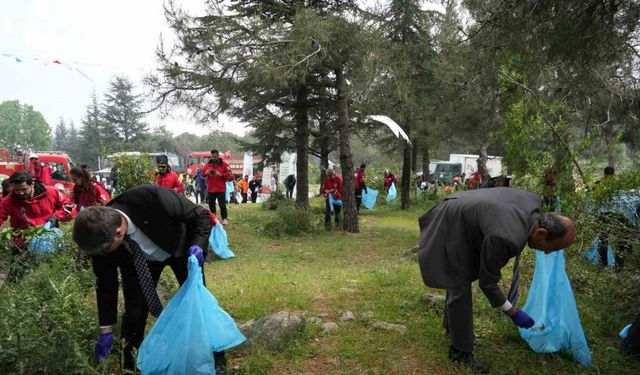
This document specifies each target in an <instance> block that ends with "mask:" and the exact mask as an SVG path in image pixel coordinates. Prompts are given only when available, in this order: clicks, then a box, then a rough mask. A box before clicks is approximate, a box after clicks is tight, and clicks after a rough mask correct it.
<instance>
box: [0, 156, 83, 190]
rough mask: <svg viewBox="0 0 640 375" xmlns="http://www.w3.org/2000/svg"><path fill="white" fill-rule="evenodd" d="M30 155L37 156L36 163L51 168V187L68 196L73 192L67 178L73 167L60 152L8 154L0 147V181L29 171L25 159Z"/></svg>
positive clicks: (28, 163) (71, 184)
mask: <svg viewBox="0 0 640 375" xmlns="http://www.w3.org/2000/svg"><path fill="white" fill-rule="evenodd" d="M30 153H35V154H36V155H38V161H39V162H41V163H46V164H49V166H51V170H52V171H51V184H50V185H51V186H54V187H56V188H57V189H58V190H60V191H64V192H65V193H67V194H70V193H71V191H72V190H73V182H71V179H70V178H69V173H70V171H71V168H72V167H73V166H74V164H73V162H72V161H71V159H69V156H68V155H67V154H65V153H64V152H62V151H35V152H34V151H30V152H16V153H14V155H11V153H9V150H7V149H6V148H1V147H0V181H1V180H4V179H5V178H9V176H11V175H12V174H13V172H17V171H21V170H29V168H30V163H31V162H30V161H29V158H28V157H27V156H28V155H29V154H30Z"/></svg>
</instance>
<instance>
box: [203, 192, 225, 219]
mask: <svg viewBox="0 0 640 375" xmlns="http://www.w3.org/2000/svg"><path fill="white" fill-rule="evenodd" d="M224 195H225V193H224V191H223V192H221V193H212V192H209V194H207V198H208V199H209V211H211V212H213V213H214V214H215V213H216V200H217V201H218V204H220V216H221V217H222V220H224V219H226V218H227V200H226V199H225V197H224Z"/></svg>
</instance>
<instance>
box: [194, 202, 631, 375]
mask: <svg viewBox="0 0 640 375" xmlns="http://www.w3.org/2000/svg"><path fill="white" fill-rule="evenodd" d="M322 205H323V201H322V200H321V199H319V198H317V199H313V200H312V210H313V213H314V215H317V217H318V225H317V230H316V231H314V232H313V233H309V234H305V235H301V236H295V237H293V236H292V237H279V238H273V237H266V236H264V235H262V234H261V231H260V228H261V226H260V223H261V221H262V220H265V219H266V218H267V217H268V215H274V214H275V213H273V212H266V211H263V210H261V209H260V207H259V205H251V204H245V205H236V206H232V207H230V213H229V217H230V222H231V224H230V225H229V226H228V227H227V232H228V235H229V240H230V245H231V248H232V249H233V251H234V252H235V254H236V258H234V259H231V260H226V261H215V262H213V263H209V264H207V266H206V267H207V269H206V274H207V282H208V286H209V289H210V290H211V291H212V292H213V293H214V294H215V295H216V297H217V298H218V300H219V302H220V304H221V306H222V307H223V308H224V309H225V310H226V311H228V312H229V313H230V314H231V315H232V316H234V318H235V319H236V320H237V322H238V323H242V322H244V321H247V320H250V319H254V318H258V317H261V316H264V315H267V314H271V313H274V312H276V311H282V310H289V311H297V312H301V313H304V314H305V315H306V316H308V317H310V316H318V315H320V316H323V319H324V320H325V321H332V322H336V323H338V324H339V325H340V328H339V329H338V330H336V331H333V332H331V333H329V334H327V335H323V334H322V333H321V332H320V329H319V328H317V327H313V326H309V327H307V328H306V330H305V333H304V335H303V336H302V337H300V338H299V339H297V340H296V341H295V342H292V343H290V345H289V347H288V349H287V350H284V351H282V352H266V351H262V352H256V353H252V354H249V355H247V356H245V357H240V356H234V354H233V351H231V352H230V355H231V366H232V367H233V366H237V369H236V373H239V374H300V373H311V374H320V373H322V374H362V373H366V374H414V373H415V374H427V373H428V374H461V373H462V374H464V373H467V372H466V370H464V369H461V368H460V367H458V366H455V365H453V364H451V363H450V362H449V361H448V359H447V350H448V345H449V343H448V340H447V339H446V338H445V337H444V334H443V330H442V328H441V327H442V315H441V312H442V308H441V307H440V306H437V307H430V306H427V305H426V304H425V303H424V302H421V297H422V296H423V295H424V294H425V293H427V292H429V293H432V294H442V293H443V291H440V290H433V289H431V290H428V289H427V288H426V287H425V286H424V285H423V283H422V279H421V276H420V271H419V268H418V264H417V262H416V261H415V260H400V259H399V256H400V255H401V254H403V253H404V252H405V251H406V250H407V249H409V248H411V247H413V246H415V245H416V243H417V242H418V238H419V229H418V224H417V219H418V217H419V215H420V214H421V213H422V212H424V211H425V210H426V208H425V207H420V208H413V209H412V210H410V211H408V212H403V211H401V210H399V208H398V204H397V202H394V203H392V204H390V205H382V206H380V208H379V209H377V210H375V211H363V212H362V213H361V217H360V233H359V234H348V233H344V232H342V231H332V232H325V231H324V230H323V229H322V226H321V225H320V224H321V220H322V215H323V214H322ZM578 253H579V251H578V249H577V248H576V249H570V250H569V251H568V253H567V264H568V267H567V268H568V272H569V275H570V277H572V278H574V285H575V291H576V298H577V302H578V306H579V310H580V313H581V318H582V323H583V326H584V329H585V333H586V335H587V339H588V342H589V345H590V347H591V350H592V354H593V365H592V366H591V367H589V368H584V367H581V366H579V365H578V364H576V363H574V362H573V361H572V360H571V359H570V358H568V357H567V356H565V355H543V354H537V353H534V352H533V351H531V350H530V349H529V347H528V346H527V345H526V343H525V342H524V341H523V340H522V339H520V337H519V335H518V332H517V330H516V328H515V326H514V325H513V324H512V323H511V322H510V321H509V320H508V319H507V318H506V317H504V316H503V315H502V314H500V313H499V312H497V311H495V309H492V308H491V307H490V305H489V304H488V302H487V301H486V299H485V298H484V296H483V295H482V293H481V292H480V291H479V289H478V288H477V287H474V301H475V305H474V309H475V311H474V319H475V322H474V323H475V334H476V335H477V336H478V341H479V343H480V344H481V345H480V346H479V347H478V348H477V350H476V355H477V356H478V357H479V358H480V359H481V360H483V361H484V362H486V363H487V364H489V365H490V366H491V367H492V373H493V374H541V373H542V374H578V373H580V374H584V373H586V374H636V373H640V362H638V361H634V360H631V359H629V358H627V357H625V356H623V355H621V354H620V353H619V350H618V347H619V339H618V338H617V332H618V330H619V329H620V328H621V327H622V326H624V325H625V324H626V323H627V322H628V320H629V319H631V318H632V316H633V315H634V314H635V313H636V310H637V303H636V304H634V303H632V302H636V301H637V299H634V298H632V297H633V296H630V295H628V291H629V290H634V289H637V285H638V283H637V281H638V280H637V279H633V278H631V277H629V274H627V273H623V274H622V275H618V274H614V273H612V272H610V271H600V270H597V269H596V268H595V267H592V266H589V265H586V264H584V263H583V262H582V261H581V260H580V259H579V256H578ZM525 254H526V256H525V257H524V265H525V267H524V268H525V269H524V274H523V279H525V280H530V279H531V275H532V270H533V264H534V257H533V252H532V251H529V250H526V251H525ZM509 269H510V268H509V267H507V268H505V272H504V274H505V275H504V276H507V274H509V273H510V272H509V271H507V270H509ZM576 280H579V282H578V283H577V285H576ZM507 282H508V280H505V285H507ZM634 283H635V284H634ZM526 285H528V282H526ZM634 285H635V288H634ZM625 293H627V294H625ZM635 296H636V297H637V292H635ZM525 299H526V294H525V295H524V296H523V297H522V299H521V301H522V302H521V304H523V303H524V300H525ZM622 301H624V302H622ZM618 302H619V303H618ZM346 310H351V311H352V312H354V313H355V314H356V316H357V317H358V319H356V320H355V321H351V322H347V323H341V322H340V321H339V317H340V316H341V315H342V313H343V312H344V311H346ZM368 311H372V312H373V313H374V318H373V319H375V320H383V321H387V322H390V323H398V324H403V325H405V326H406V327H407V331H406V333H404V334H400V333H397V332H393V331H382V330H377V329H375V328H372V327H371V325H370V323H371V320H372V319H362V318H360V317H361V316H362V314H363V313H365V312H368Z"/></svg>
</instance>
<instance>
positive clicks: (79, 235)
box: [73, 206, 122, 255]
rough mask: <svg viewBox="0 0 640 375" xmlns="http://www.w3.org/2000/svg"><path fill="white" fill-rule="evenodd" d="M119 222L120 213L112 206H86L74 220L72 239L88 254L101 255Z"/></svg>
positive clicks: (120, 219) (113, 236)
mask: <svg viewBox="0 0 640 375" xmlns="http://www.w3.org/2000/svg"><path fill="white" fill-rule="evenodd" d="M121 224H122V215H121V214H120V213H119V212H118V211H116V210H115V209H114V208H111V207H104V206H92V207H87V208H85V209H84V210H82V211H81V212H80V213H79V214H78V216H77V217H76V219H75V220H74V223H73V241H75V243H76V244H77V245H78V247H79V248H80V250H82V251H84V252H85V253H87V254H88V255H102V254H103V252H104V250H105V247H106V246H107V245H109V244H111V243H113V240H114V238H115V236H116V230H117V229H118V227H119V226H120V225H121Z"/></svg>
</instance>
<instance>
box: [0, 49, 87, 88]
mask: <svg viewBox="0 0 640 375" xmlns="http://www.w3.org/2000/svg"><path fill="white" fill-rule="evenodd" d="M1 55H2V56H4V57H6V58H7V59H10V60H14V61H15V62H16V63H22V62H25V61H27V60H32V61H36V62H39V63H41V64H42V65H44V66H48V65H50V64H54V65H60V66H63V67H65V68H67V69H68V70H69V71H71V72H74V73H77V74H79V75H81V76H82V77H84V78H85V79H86V80H88V81H90V82H92V83H93V79H91V77H89V75H88V74H86V73H85V72H83V71H82V70H81V69H80V68H79V67H78V65H80V64H81V63H78V62H72V63H63V62H62V61H60V60H58V59H55V60H50V59H42V58H38V57H32V58H24V57H21V56H18V55H15V54H13V53H4V52H3V53H2V54H1ZM85 65H88V64H85Z"/></svg>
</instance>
